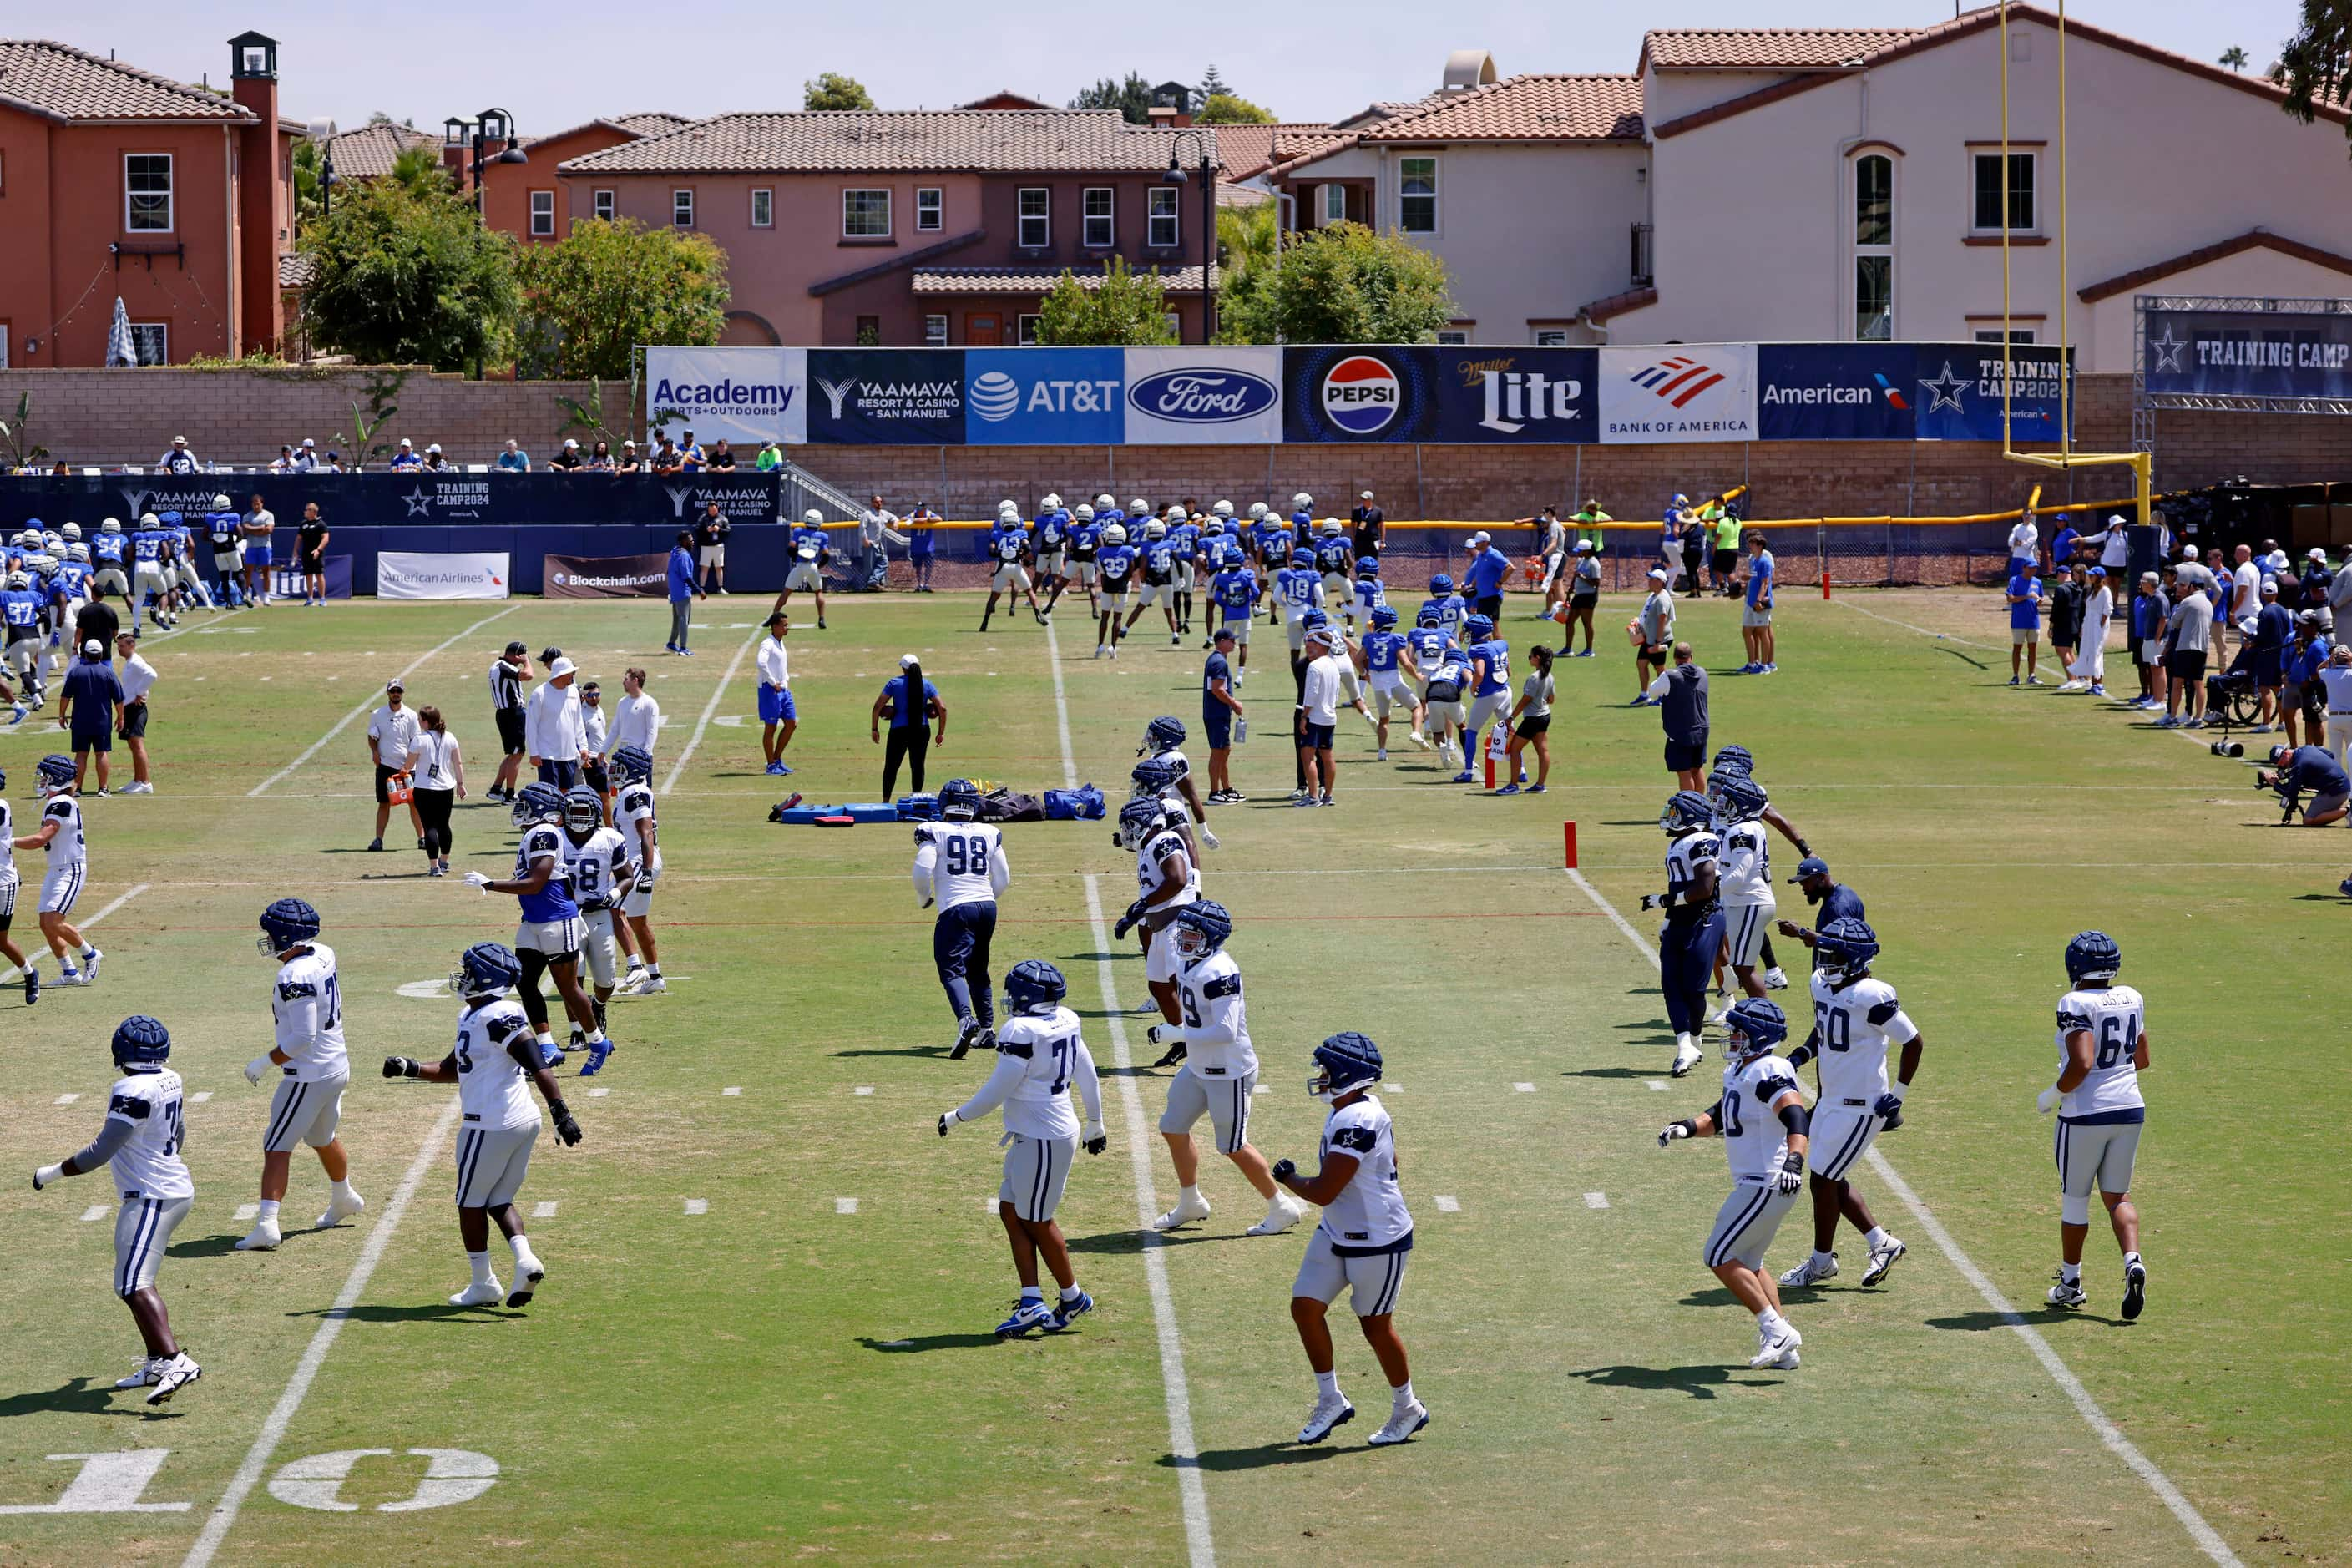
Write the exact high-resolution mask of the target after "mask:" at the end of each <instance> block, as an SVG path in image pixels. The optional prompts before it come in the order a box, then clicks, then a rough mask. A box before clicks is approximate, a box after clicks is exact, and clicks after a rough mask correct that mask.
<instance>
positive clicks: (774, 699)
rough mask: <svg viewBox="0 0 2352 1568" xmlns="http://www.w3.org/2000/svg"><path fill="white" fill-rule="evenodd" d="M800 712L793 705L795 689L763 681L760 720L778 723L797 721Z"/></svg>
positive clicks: (763, 722) (767, 722) (764, 722)
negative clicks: (774, 685)
mask: <svg viewBox="0 0 2352 1568" xmlns="http://www.w3.org/2000/svg"><path fill="white" fill-rule="evenodd" d="M799 718H800V714H799V712H798V711H797V710H794V709H793V689H792V688H791V687H789V686H786V687H782V688H778V687H773V686H770V685H768V684H766V683H765V682H762V683H761V687H760V722H761V723H762V724H778V723H784V722H788V721H797V720H798V719H799Z"/></svg>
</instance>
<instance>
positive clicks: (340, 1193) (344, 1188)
mask: <svg viewBox="0 0 2352 1568" xmlns="http://www.w3.org/2000/svg"><path fill="white" fill-rule="evenodd" d="M327 1195H328V1196H329V1197H330V1198H331V1199H332V1200H333V1201H334V1202H336V1203H339V1204H347V1203H349V1202H351V1201H352V1198H354V1197H356V1196H358V1195H359V1194H356V1193H354V1192H352V1184H351V1182H350V1180H349V1179H348V1178H346V1179H345V1180H343V1181H340V1182H333V1183H330V1184H329V1185H328V1190H327Z"/></svg>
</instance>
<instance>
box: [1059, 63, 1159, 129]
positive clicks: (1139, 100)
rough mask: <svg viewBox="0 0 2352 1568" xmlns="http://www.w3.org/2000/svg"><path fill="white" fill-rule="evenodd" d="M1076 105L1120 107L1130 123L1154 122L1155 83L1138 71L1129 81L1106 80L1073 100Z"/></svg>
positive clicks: (1084, 106)
mask: <svg viewBox="0 0 2352 1568" xmlns="http://www.w3.org/2000/svg"><path fill="white" fill-rule="evenodd" d="M1070 107H1071V108H1072V109H1116V110H1118V111H1119V113H1121V114H1122V115H1125V116H1126V117H1127V122H1128V123H1129V125H1149V124H1150V123H1151V84H1150V82H1148V81H1146V80H1145V79H1143V78H1142V77H1141V76H1140V75H1139V74H1138V73H1136V72H1134V71H1129V72H1128V73H1127V79H1126V80H1125V81H1113V80H1112V79H1110V78H1108V77H1105V78H1103V79H1102V80H1100V81H1098V82H1097V83H1095V84H1094V86H1092V87H1090V88H1087V89H1084V90H1083V91H1081V92H1080V93H1079V94H1078V96H1077V97H1076V98H1074V99H1072V100H1070Z"/></svg>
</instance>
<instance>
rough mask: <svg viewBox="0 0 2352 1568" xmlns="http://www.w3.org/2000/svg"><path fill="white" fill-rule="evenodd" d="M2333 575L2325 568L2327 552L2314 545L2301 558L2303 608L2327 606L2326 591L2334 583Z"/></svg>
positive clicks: (2310, 608) (2316, 608)
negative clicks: (2302, 558)
mask: <svg viewBox="0 0 2352 1568" xmlns="http://www.w3.org/2000/svg"><path fill="white" fill-rule="evenodd" d="M2335 575H2336V574H2334V573H2332V572H2330V571H2328V569H2327V552H2326V551H2325V550H2322V549H2319V548H2318V547H2317V546H2314V547H2313V548H2312V551H2311V552H2310V553H2309V554H2307V555H2305V557H2304V560H2303V574H2302V578H2301V581H2302V584H2303V601H2302V606H2303V608H2305V609H2306V610H2324V609H2326V607H2327V591H2328V589H2329V587H2330V586H2332V585H2333V584H2334V582H2335Z"/></svg>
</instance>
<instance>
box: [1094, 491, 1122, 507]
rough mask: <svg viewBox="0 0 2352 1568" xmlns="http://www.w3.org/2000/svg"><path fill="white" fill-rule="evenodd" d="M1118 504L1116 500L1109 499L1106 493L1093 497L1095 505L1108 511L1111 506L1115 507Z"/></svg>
mask: <svg viewBox="0 0 2352 1568" xmlns="http://www.w3.org/2000/svg"><path fill="white" fill-rule="evenodd" d="M1095 505H1096V506H1097V507H1099V508H1100V509H1102V510H1104V511H1108V510H1110V509H1111V508H1112V507H1115V506H1117V505H1118V502H1117V501H1115V500H1111V499H1110V497H1109V496H1108V495H1107V494H1106V495H1098V496H1097V497H1095Z"/></svg>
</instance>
